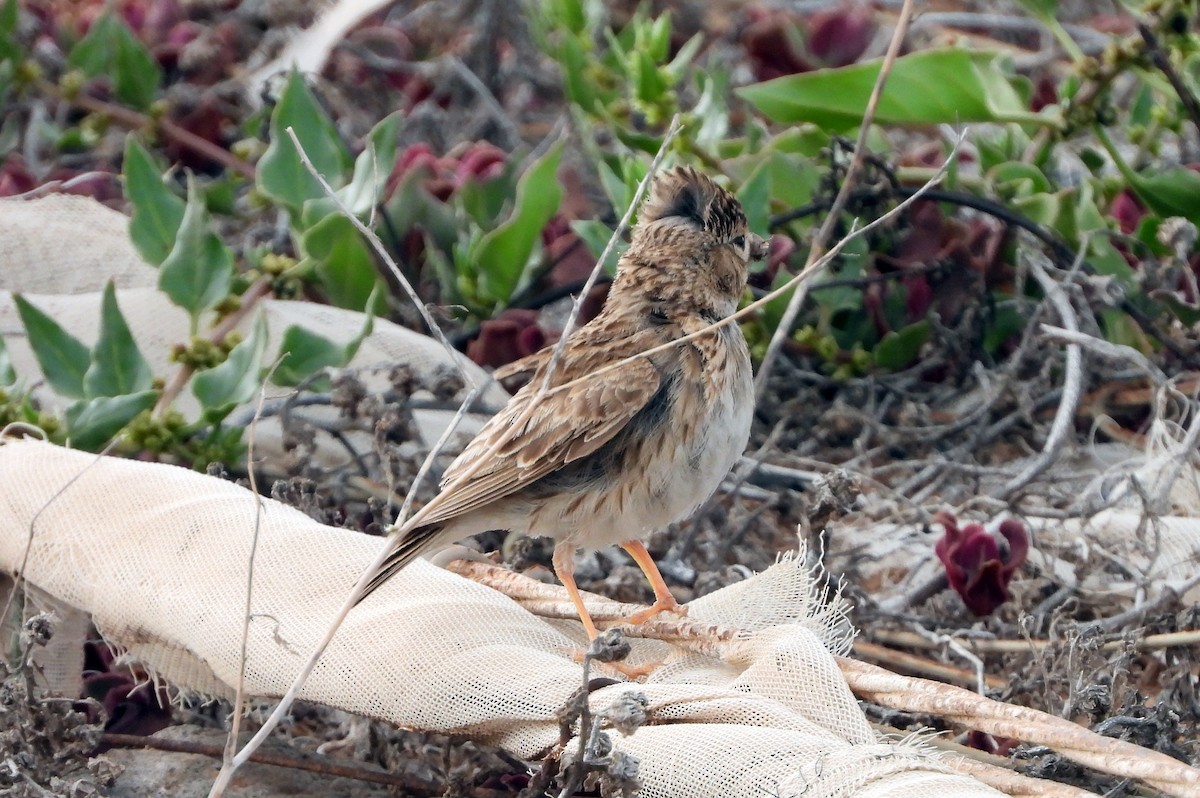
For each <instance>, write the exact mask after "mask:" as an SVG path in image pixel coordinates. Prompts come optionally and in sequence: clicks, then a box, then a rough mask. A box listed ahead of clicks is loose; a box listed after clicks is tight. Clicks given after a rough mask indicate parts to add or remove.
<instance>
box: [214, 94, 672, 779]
mask: <svg viewBox="0 0 1200 798" xmlns="http://www.w3.org/2000/svg"><path fill="white" fill-rule="evenodd" d="M678 132H679V118H678V116H676V118H675V119H674V120H672V124H671V130H670V131H669V135H668V136H667V137H665V138H664V139H663V143H662V146H661V147H660V148H659V151H658V153H657V154H656V155H655V158H654V161H653V162H652V164H651V167H650V170H649V172H648V173H647V175H646V178H645V179H644V180H643V181H642V183H641V184H640V185H639V186H638V191H637V192H636V194H635V196H634V198H633V202H632V203H631V204H630V207H629V208H628V209H627V210H626V212H625V216H624V218H623V220H622V224H621V225H619V226H618V227H617V230H616V231H615V232H614V234H613V236H612V238H611V239H610V240H609V243H608V247H606V248H605V251H604V253H603V254H602V255H601V257H600V259H599V260H598V261H597V263H596V267H595V268H594V269H593V270H592V274H591V277H590V278H589V281H588V284H587V285H585V287H584V290H583V291H582V292H581V293H580V295H579V297H577V298H576V300H575V304H574V307H573V308H572V313H571V317H570V319H568V323H567V328H566V329H564V331H563V336H562V339H561V340H563V341H565V340H566V337H567V335H569V333H570V328H571V325H572V324H573V323H574V321H575V319H577V318H578V316H579V307H580V304H581V303H582V301H583V298H584V297H586V296H587V292H588V291H589V290H590V288H591V286H592V285H594V284H595V282H596V280H597V279H598V278H599V275H600V271H601V269H603V264H604V262H605V260H606V259H607V257H608V253H609V252H610V251H611V250H612V248H613V247H614V246H616V241H617V239H618V237H619V236H620V234H621V232H622V231H623V229H624V227H625V226H626V225H627V224H628V222H629V219H630V218H632V215H633V212H634V209H635V208H636V207H637V204H638V201H639V200H640V199H641V195H642V194H643V193H644V192H645V189H646V187H647V186H648V185H649V181H650V180H651V179H652V177H653V175H654V172H655V170H656V169H657V167H658V165H659V164H660V163H661V162H662V158H663V156H664V155H665V153H666V150H667V145H668V144H669V143H670V141H671V138H672V137H673V136H674V135H675V134H677V133H678ZM287 133H288V136H290V137H291V139H292V143H293V145H294V146H295V147H296V152H297V153H298V154H299V157H300V161H301V163H303V164H304V166H305V168H306V169H308V171H309V173H311V174H312V175H313V176H314V177H315V178H316V179H317V180H318V181H319V182H320V184H321V187H322V189H324V191H325V193H326V194H327V195H328V196H329V197H330V198H331V199H333V201H334V202H335V204H336V205H337V207H338V209H339V210H340V211H341V212H342V213H343V214H344V215H345V216H346V217H347V218H348V219H350V221H351V223H352V224H353V225H354V226H355V228H356V229H358V230H359V232H360V233H362V234H363V235H365V236H366V237H367V238H368V240H369V241H370V242H371V244H372V246H373V247H374V248H375V250H376V253H377V254H378V255H379V256H380V257H381V258H382V259H383V260H384V262H385V263H386V264H387V265H388V268H389V269H391V270H392V271H393V272H394V273H395V274H396V276H397V277H398V278H399V279H400V281H401V284H402V285H403V286H404V287H405V290H406V291H408V292H409V296H410V298H411V299H412V300H413V303H414V304H415V305H416V306H417V307H418V309H419V310H420V311H421V313H422V315H423V316H424V318H425V321H426V323H427V324H429V325H430V328H431V329H432V330H433V331H435V333H436V335H437V336H438V338H439V339H440V340H441V342H442V345H443V346H444V347H445V348H446V349H447V351H448V352H449V355H450V357H451V359H452V360H453V361H454V363H455V365H457V366H458V368H459V370H460V372H462V374H463V378H464V379H465V380H466V381H467V382H468V384H470V385H471V386H472V387H473V388H475V389H476V390H478V388H477V386H475V382H474V380H472V379H471V377H470V375H469V374H467V373H466V371H465V369H463V367H462V365H461V364H460V363H459V361H458V358H457V353H456V352H455V351H454V349H453V347H452V346H450V343H449V341H448V340H446V337H445V335H443V334H442V331H441V328H439V327H438V326H437V324H436V322H434V321H433V318H432V316H430V315H429V313H428V310H427V309H426V308H425V306H424V305H423V304H422V303H421V301H420V297H418V296H417V294H416V292H415V290H413V288H412V286H411V285H410V284H409V283H408V281H407V280H405V279H404V277H403V275H402V274H400V270H399V269H398V268H397V267H396V265H395V262H394V261H393V260H392V259H391V257H390V256H389V255H388V253H387V251H386V249H385V248H384V246H383V242H381V241H380V240H379V238H378V237H377V236H376V235H375V234H374V233H373V232H372V231H371V230H370V229H369V228H367V227H366V226H365V225H364V224H363V223H362V222H361V221H360V220H359V219H358V217H356V216H354V214H352V213H350V211H349V209H348V208H346V206H345V205H344V204H343V203H342V202H341V200H340V199H339V198H338V197H337V196H336V194H335V192H334V189H333V187H332V186H330V185H329V183H328V182H327V181H326V180H325V179H324V177H322V176H321V175H320V174H319V173H318V172H317V170H316V167H315V166H314V165H313V163H312V160H311V159H309V157H308V154H307V153H306V152H305V151H304V147H303V146H302V145H301V144H300V141H299V139H297V137H296V133H295V131H294V130H292V128H291V127H289V128H287ZM560 350H561V344H560ZM560 350H556V352H555V356H558V355H559V354H560ZM555 359H557V358H556V357H554V358H552V359H551V361H550V364H549V366H548V373H547V379H549V376H550V374H551V372H552V371H553V368H554V365H555ZM544 390H545V386H543V391H544ZM473 401H474V392H473V393H472V394H471V395H470V396H468V397H467V398H466V399H465V400H464V401H463V403H462V405H460V407H459V410H458V414H457V415H456V416H455V420H454V421H453V422H452V423H451V425H450V426H449V427H448V428H447V430H446V432H445V433H443V434H442V437H441V439H439V440H438V442H437V444H436V445H435V446H434V447H433V448H432V449H431V450H430V452H429V455H428V456H427V457H426V459H425V463H423V464H422V466H421V471H420V475H424V474H425V473H427V472H428V470H429V466H430V464H431V463H432V462H433V459H434V458H435V457H436V456H437V454H438V453H439V452H440V450H441V448H442V447H443V446H444V445H445V443H446V441H447V440H448V439H449V436H450V433H451V432H452V431H453V430H454V428H455V427H456V426H457V424H458V421H459V420H460V419H461V418H462V416H463V414H464V413H465V412H466V409H467V407H469V406H470V404H471V403H472V402H473ZM536 406H537V401H534V402H531V403H530V411H532V409H533V408H536ZM516 426H517V425H514V428H515V427H516ZM505 442H506V438H501V440H500V441H498V442H497V443H496V444H495V445H494V446H493V447H492V448H491V449H490V450H489V451H488V452H485V453H484V455H483V456H481V457H480V458H479V459H477V460H476V461H475V462H474V463H472V464H471V466H470V467H469V468H468V469H466V471H465V473H464V474H463V476H462V477H461V479H464V480H465V479H470V478H471V477H472V476H473V475H474V474H475V472H477V471H478V470H479V469H480V468H481V467H482V465H483V463H484V462H486V461H487V460H488V458H489V457H490V456H491V455H492V453H494V451H495V450H497V449H499V448H500V446H502V445H504V443H505ZM414 493H415V490H414V491H410V496H411V495H412V494H414ZM445 495H447V494H446V493H445V492H443V493H439V494H438V495H437V496H435V497H434V498H433V500H432V501H430V502H429V503H428V504H426V505H425V506H424V507H422V508H421V510H419V511H418V512H417V513H416V515H414V516H413V517H412V518H411V519H409V520H408V521H407V522H403V521H400V520H398V523H399V524H400V525H399V526H398V527H397V528H396V529H395V531H393V532H392V533H391V535H389V538H388V543H387V545H384V546H383V547H381V548H380V550H379V554H378V555H376V557H375V560H374V561H373V562H372V563H371V564H370V565H369V566H367V568H366V569H365V570H364V571H363V573H362V575H361V576H360V577H359V579H358V581H357V582H356V583H355V585H354V587H353V588H351V590H350V592H349V594H348V595H347V598H346V601H345V603H344V604H343V606H342V608H341V609H340V610H339V611H338V614H337V615H336V616H335V617H334V619H333V621H332V622H331V623H330V625H329V628H328V629H326V631H325V634H324V635H323V636H322V638H321V640H320V641H319V642H318V644H317V646H316V648H315V650H314V651H313V653H312V655H311V656H310V657H309V659H308V661H307V662H306V663H305V664H304V667H303V668H301V670H300V673H299V674H297V676H296V679H295V680H294V681H293V682H292V684H291V686H290V687H289V688H288V690H287V692H286V693H284V695H283V697H282V698H281V699H280V701H279V704H278V705H276V707H275V709H274V710H273V711H272V712H271V714H270V716H268V718H267V719H266V721H265V722H264V723H263V726H262V728H261V729H259V730H258V732H256V733H255V735H254V736H253V737H252V738H251V739H250V740H249V741H248V742H247V743H246V745H245V746H243V747H242V749H241V751H239V752H238V754H237V755H236V756H235V757H234V758H233V759H232V761H230V762H228V763H226V764H225V765H223V766H222V767H221V771H220V772H219V773H218V774H217V778H216V780H215V781H214V783H213V786H212V789H211V791H210V792H209V796H210V798H218V797H219V796H220V795H221V794H222V793H223V792H224V790H225V788H226V786H228V784H229V782H230V780H231V779H232V778H233V774H234V773H235V772H236V771H237V769H238V768H240V767H241V766H242V765H244V764H245V763H246V762H247V761H249V758H250V757H251V756H252V755H253V754H254V752H255V751H256V750H257V749H258V748H259V746H261V745H262V744H263V742H265V741H266V738H267V736H268V735H269V734H270V733H271V732H272V731H273V730H274V729H275V727H276V726H278V725H279V723H280V721H282V720H283V717H284V715H286V714H287V712H288V711H289V710H290V709H291V706H292V704H294V703H295V700H296V697H297V696H298V695H299V692H300V690H301V689H303V687H304V684H305V682H307V681H308V677H309V676H310V675H311V674H312V672H313V669H314V668H316V666H317V662H318V661H320V659H321V657H322V656H323V655H324V653H325V650H326V649H327V648H328V647H329V644H330V643H331V642H332V641H333V638H334V636H335V635H336V634H337V631H338V629H340V628H341V626H342V624H343V623H344V622H345V620H346V616H347V615H349V614H350V611H351V610H352V609H354V607H355V606H356V605H357V604H358V602H359V600H360V599H361V597H362V594H363V591H364V589H365V588H366V587H367V585H368V584H370V582H371V580H373V579H374V578H375V575H376V574H377V573H378V572H379V569H380V568H381V567H382V566H383V564H384V563H385V562H386V561H387V559H388V557H390V556H391V554H392V552H393V551H394V546H395V543H396V541H398V540H400V538H401V537H402V536H403V535H404V534H405V533H406V532H407V531H408V530H410V529H412V528H415V527H417V526H419V525H420V524H421V519H422V518H423V517H425V516H427V515H428V514H429V513H431V512H432V511H433V510H434V509H436V507H437V506H438V504H439V501H438V500H439V499H440V498H441V497H443V496H445ZM405 505H406V507H407V506H411V503H410V502H408V501H406V502H405ZM402 517H403V516H401V518H402Z"/></svg>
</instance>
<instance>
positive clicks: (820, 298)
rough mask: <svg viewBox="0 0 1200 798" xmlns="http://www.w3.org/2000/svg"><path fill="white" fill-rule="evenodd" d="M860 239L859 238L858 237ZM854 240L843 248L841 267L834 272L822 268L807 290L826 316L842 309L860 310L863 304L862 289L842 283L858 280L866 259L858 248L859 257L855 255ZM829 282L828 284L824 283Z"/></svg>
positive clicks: (861, 274)
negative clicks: (853, 251)
mask: <svg viewBox="0 0 1200 798" xmlns="http://www.w3.org/2000/svg"><path fill="white" fill-rule="evenodd" d="M859 240H861V239H859ZM855 243H857V242H855V241H852V242H850V245H848V246H847V247H846V249H845V250H844V252H845V256H844V260H842V261H840V263H841V268H840V269H838V270H837V271H836V272H833V271H830V270H828V269H825V270H822V271H821V272H819V273H818V276H817V277H816V278H815V279H814V280H813V281H812V285H811V288H809V292H810V293H811V294H812V301H813V302H815V303H816V305H817V307H819V308H820V309H821V311H822V312H823V313H825V314H828V316H830V317H832V315H833V314H834V313H837V312H838V311H842V310H855V311H857V310H861V309H862V306H863V304H862V303H863V291H862V288H860V287H858V286H857V285H848V284H844V283H846V281H851V282H853V281H855V280H859V279H861V278H862V276H863V265H864V263H865V261H866V258H865V257H861V255H865V252H862V250H861V249H860V250H859V254H860V257H855V256H854V254H852V252H851V250H853V249H855V247H854V244H855ZM826 283H830V285H826Z"/></svg>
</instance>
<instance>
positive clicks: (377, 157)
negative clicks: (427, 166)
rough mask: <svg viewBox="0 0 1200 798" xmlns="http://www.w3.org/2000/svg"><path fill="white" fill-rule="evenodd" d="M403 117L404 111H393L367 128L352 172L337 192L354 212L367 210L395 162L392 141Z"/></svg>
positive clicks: (390, 172) (396, 136)
mask: <svg viewBox="0 0 1200 798" xmlns="http://www.w3.org/2000/svg"><path fill="white" fill-rule="evenodd" d="M403 121H404V112H403V111H397V112H395V113H394V114H390V115H389V116H386V117H384V119H383V120H382V121H381V122H379V123H378V124H377V125H375V127H374V128H372V129H371V132H370V133H369V134H368V135H367V146H366V148H365V149H364V150H363V151H362V152H361V153H359V156H358V158H357V159H356V160H355V161H354V176H353V177H352V178H351V179H350V182H349V184H347V185H346V187H345V188H343V189H341V190H340V191H339V192H338V196H339V198H340V199H341V200H342V203H343V204H344V205H345V206H346V207H347V208H349V209H350V212H351V213H353V214H355V215H356V216H362V215H364V214H366V213H369V212H370V210H371V208H373V207H374V206H375V203H376V202H378V201H379V197H380V196H381V195H382V194H383V189H384V187H385V186H386V185H387V181H388V178H389V177H391V175H392V167H393V166H395V165H396V144H397V142H398V141H399V136H400V125H401V123H403Z"/></svg>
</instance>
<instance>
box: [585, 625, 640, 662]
mask: <svg viewBox="0 0 1200 798" xmlns="http://www.w3.org/2000/svg"><path fill="white" fill-rule="evenodd" d="M629 651H630V648H629V641H628V640H626V639H625V635H624V634H623V633H622V632H621V630H620V629H607V630H605V631H603V632H601V633H600V634H598V635H596V639H595V640H593V641H592V643H591V645H590V646H588V650H587V656H588V659H594V660H596V661H597V662H618V661H620V660H623V659H625V658H626V657H628V656H629Z"/></svg>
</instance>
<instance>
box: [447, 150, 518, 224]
mask: <svg viewBox="0 0 1200 798" xmlns="http://www.w3.org/2000/svg"><path fill="white" fill-rule="evenodd" d="M516 184H517V178H516V175H514V174H513V170H512V167H511V166H509V165H505V168H504V171H503V172H502V173H501V174H499V175H497V176H496V177H494V178H492V179H490V180H483V181H479V180H468V181H467V182H466V183H464V184H463V185H461V186H459V188H458V191H456V192H455V194H454V202H461V203H462V208H463V210H464V211H466V212H467V214H468V215H470V217H471V220H472V221H474V222H475V224H477V225H479V226H480V227H482V228H483V229H485V230H488V229H491V228H492V227H494V226H495V224H496V221H497V220H498V219H499V218H500V214H502V213H503V212H504V209H505V208H506V207H507V206H508V204H509V203H510V202H511V201H512V197H513V194H514V193H515V192H516V189H517V185H516ZM439 204H441V205H442V207H446V205H445V204H444V203H439ZM459 224H461V222H459Z"/></svg>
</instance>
